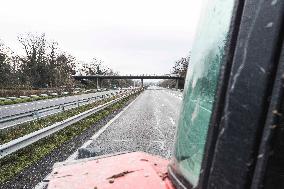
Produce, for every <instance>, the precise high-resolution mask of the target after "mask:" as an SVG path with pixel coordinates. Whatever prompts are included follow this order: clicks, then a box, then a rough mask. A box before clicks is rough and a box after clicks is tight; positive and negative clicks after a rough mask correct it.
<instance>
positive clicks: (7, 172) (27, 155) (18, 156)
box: [0, 97, 131, 184]
mask: <svg viewBox="0 0 284 189" xmlns="http://www.w3.org/2000/svg"><path fill="white" fill-rule="evenodd" d="M130 98H131V97H127V98H125V99H123V100H121V101H119V102H117V103H115V104H113V105H111V106H110V107H108V108H106V109H104V110H101V111H100V112H98V113H95V114H93V115H91V116H89V117H87V118H85V119H83V120H81V121H79V122H77V123H75V124H73V125H71V126H68V127H66V128H65V129H63V130H61V131H59V132H57V133H55V134H53V135H50V136H49V137H46V138H44V139H41V140H39V141H38V142H36V143H34V144H32V145H30V146H28V147H26V148H23V149H22V150H19V151H17V152H15V153H13V154H10V155H8V156H6V157H4V158H2V159H0V167H1V169H0V184H1V183H4V182H5V181H7V180H9V179H11V178H12V177H13V176H15V175H16V174H18V173H20V172H21V171H22V170H24V169H25V168H27V167H28V166H30V165H32V164H33V163H35V162H37V161H38V160H40V159H41V158H43V157H44V156H46V155H48V154H49V153H50V152H51V151H52V150H54V149H55V148H57V147H60V146H61V145H62V144H63V143H65V142H67V141H68V140H71V139H72V138H73V137H75V136H78V135H80V134H81V133H82V132H83V131H85V130H86V129H88V128H90V127H92V125H94V124H95V123H96V122H98V121H99V120H101V119H103V118H105V117H106V116H108V115H110V114H111V113H113V112H114V111H115V110H117V109H120V108H122V107H123V106H124V105H125V104H126V102H128V100H129V99H130Z"/></svg>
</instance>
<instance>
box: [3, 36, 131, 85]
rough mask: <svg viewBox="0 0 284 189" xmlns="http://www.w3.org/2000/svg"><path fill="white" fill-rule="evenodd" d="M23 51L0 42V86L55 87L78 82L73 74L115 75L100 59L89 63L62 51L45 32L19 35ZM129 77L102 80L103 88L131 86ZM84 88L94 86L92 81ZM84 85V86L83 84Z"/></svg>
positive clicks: (86, 83)
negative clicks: (14, 49) (125, 78)
mask: <svg viewBox="0 0 284 189" xmlns="http://www.w3.org/2000/svg"><path fill="white" fill-rule="evenodd" d="M18 42H19V43H20V45H21V47H22V49H23V52H24V54H23V55H18V54H16V53H15V52H13V50H11V49H10V48H9V47H8V46H6V45H5V44H4V43H3V42H1V41H0V81H1V82H0V88H2V89H10V88H13V89H15V88H20V89H31V88H33V89H37V88H58V87H64V88H66V87H74V85H80V83H78V82H77V83H76V81H74V80H73V79H72V77H71V76H72V75H74V74H76V73H77V74H81V75H94V74H100V75H111V74H118V73H116V72H114V71H113V70H112V69H111V68H108V67H106V66H103V61H102V60H99V59H97V58H94V59H93V60H92V61H91V62H90V63H89V64H83V66H80V65H82V62H79V61H78V60H77V59H76V58H75V57H74V56H72V55H71V54H69V53H67V52H65V51H62V50H61V49H60V47H59V45H58V43H57V42H54V41H48V40H47V39H46V36H45V34H32V33H27V34H23V35H20V36H18ZM131 84H132V81H131V80H121V81H111V80H105V81H104V82H103V84H102V85H103V87H104V86H105V87H109V86H112V85H117V86H123V87H124V86H130V85H131ZM85 85H86V86H87V87H96V83H95V82H92V81H87V82H85ZM85 85H84V87H85Z"/></svg>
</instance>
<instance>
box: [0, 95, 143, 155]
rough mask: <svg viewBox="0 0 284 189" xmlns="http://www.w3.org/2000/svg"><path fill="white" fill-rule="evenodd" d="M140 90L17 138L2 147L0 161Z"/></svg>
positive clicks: (0, 148) (0, 147)
mask: <svg viewBox="0 0 284 189" xmlns="http://www.w3.org/2000/svg"><path fill="white" fill-rule="evenodd" d="M139 91H140V90H138V91H135V92H131V93H129V94H128V95H124V96H122V97H120V98H118V99H115V100H112V101H110V102H107V103H105V104H103V105H100V106H98V107H95V108H92V109H90V110H87V111H85V112H83V113H80V114H78V115H75V116H72V117H70V118H68V119H66V120H64V121H61V122H57V123H55V124H53V125H51V126H48V127H45V128H43V129H40V130H38V131H35V132H33V133H30V134H28V135H25V136H23V137H20V138H17V139H15V140H12V141H10V142H8V143H5V144H3V145H0V159H1V158H3V157H5V156H7V155H9V154H11V153H13V152H16V151H18V150H20V149H22V148H24V147H26V146H29V145H31V144H33V143H35V142H37V141H38V140H40V139H42V138H45V137H47V136H49V135H51V134H54V133H56V132H57V131H59V130H61V129H63V128H65V127H67V126H70V125H72V124H74V123H76V122H78V121H80V120H82V119H84V118H86V117H88V116H90V115H92V114H94V113H96V112H98V111H100V110H103V109H104V108H107V107H109V106H110V105H113V104H115V103H116V102H119V101H121V100H123V99H125V98H127V97H128V96H130V95H132V94H135V93H137V92H139Z"/></svg>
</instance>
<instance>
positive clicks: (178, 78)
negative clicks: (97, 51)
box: [72, 74, 184, 88]
mask: <svg viewBox="0 0 284 189" xmlns="http://www.w3.org/2000/svg"><path fill="white" fill-rule="evenodd" d="M72 77H73V78H74V79H76V80H85V79H88V80H96V81H97V87H98V88H100V86H101V82H102V80H103V79H141V83H142V86H143V80H144V79H173V80H176V88H178V85H179V81H181V80H184V77H181V76H179V75H173V74H168V75H144V74H143V75H86V76H77V75H73V76H72Z"/></svg>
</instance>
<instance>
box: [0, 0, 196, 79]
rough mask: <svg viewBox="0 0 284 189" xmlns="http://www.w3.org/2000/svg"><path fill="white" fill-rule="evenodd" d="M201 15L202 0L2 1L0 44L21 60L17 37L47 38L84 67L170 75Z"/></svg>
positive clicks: (190, 42)
mask: <svg viewBox="0 0 284 189" xmlns="http://www.w3.org/2000/svg"><path fill="white" fill-rule="evenodd" d="M200 10H201V1H200V0H45V1H43V0H5V1H4V0H3V1H1V11H0V18H1V19H0V27H1V29H0V39H1V40H2V41H3V42H4V43H5V44H6V45H8V46H9V47H11V48H12V49H13V50H14V51H15V52H17V53H19V54H21V53H23V52H22V51H21V46H20V44H19V42H18V41H17V36H18V35H19V34H23V33H25V32H37V33H45V34H46V37H47V38H48V39H49V40H55V41H57V42H58V43H59V46H60V47H61V49H63V50H65V51H67V52H68V53H71V54H72V55H73V56H75V57H76V58H77V59H78V60H81V61H85V62H89V61H90V60H91V59H92V58H93V57H96V58H99V59H102V60H103V61H104V62H105V64H106V65H108V66H109V67H111V68H113V69H114V70H115V71H119V72H120V73H121V74H135V73H140V74H142V73H145V74H146V73H148V74H153V73H156V74H159V73H168V72H169V70H170V69H171V67H172V66H173V64H174V61H175V60H177V59H179V58H180V57H185V56H187V55H188V53H189V51H190V48H191V45H192V42H193V39H194V33H195V29H196V25H197V22H198V19H199V17H200Z"/></svg>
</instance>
